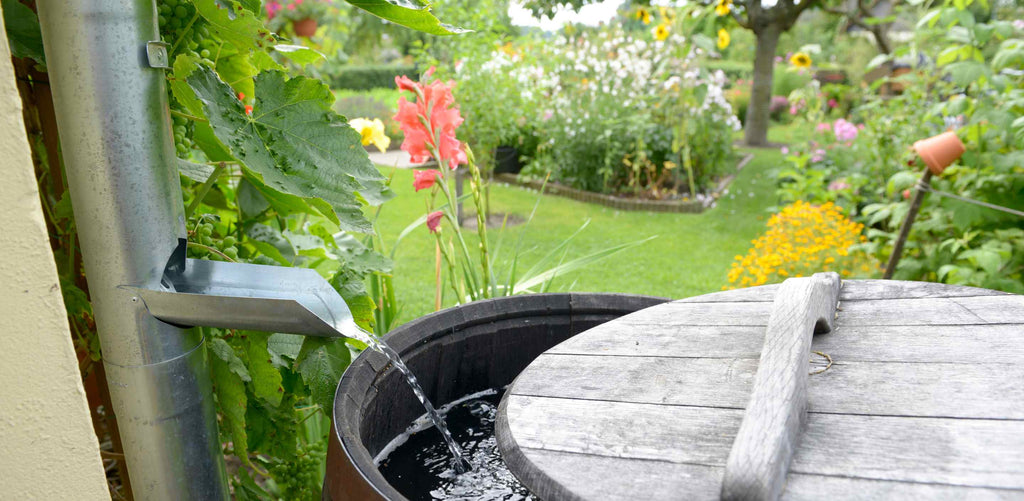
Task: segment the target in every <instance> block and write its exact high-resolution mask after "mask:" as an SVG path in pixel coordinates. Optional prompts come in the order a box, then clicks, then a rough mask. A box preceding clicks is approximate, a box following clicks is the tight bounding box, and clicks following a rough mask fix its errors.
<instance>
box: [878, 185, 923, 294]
mask: <svg viewBox="0 0 1024 501" xmlns="http://www.w3.org/2000/svg"><path fill="white" fill-rule="evenodd" d="M931 180H932V171H931V169H929V168H928V167H925V169H924V173H923V174H921V180H920V181H918V183H917V185H916V186H914V200H913V201H911V202H910V211H909V212H907V217H906V219H904V220H903V226H902V227H900V234H899V236H897V237H896V244H895V245H893V246H892V254H891V255H889V263H888V264H886V265H885V275H883V276H882V278H884V279H886V280H889V279H891V278H892V275H893V273H895V272H896V265H897V264H899V262H900V257H901V256H902V255H903V245H904V244H905V243H906V242H907V237H908V236H909V235H910V227H911V226H913V225H914V219H916V218H917V212H918V211H919V210H920V209H921V204H922V203H923V202H924V196H925V194H926V193H927V190H926V189H927V188H928V186H929V184H930V183H931Z"/></svg>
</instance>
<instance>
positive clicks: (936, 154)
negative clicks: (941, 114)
mask: <svg viewBox="0 0 1024 501" xmlns="http://www.w3.org/2000/svg"><path fill="white" fill-rule="evenodd" d="M914 151H916V152H917V154H918V156H920V157H921V160H924V163H925V165H927V166H928V167H927V168H926V169H925V170H924V172H923V173H922V174H921V181H919V182H918V184H917V186H915V187H914V200H913V201H911V202H910V210H909V211H908V212H907V218H906V219H904V220H903V226H901V227H900V234H899V236H898V237H896V243H895V244H894V245H893V246H892V254H891V255H890V256H889V263H888V264H886V266H885V275H883V276H882V278H885V279H890V278H892V275H893V273H895V272H896V265H897V264H899V262H900V257H901V256H902V254H903V245H904V244H905V243H906V242H907V236H909V235H910V227H911V226H913V224H914V219H915V218H916V217H917V211H918V210H920V209H921V203H922V202H924V194H925V192H926V191H927V189H928V186H929V184H930V182H931V180H932V175H941V174H942V171H944V170H946V167H949V165H950V164H952V163H953V162H955V161H956V160H957V159H958V158H960V156H961V155H963V154H964V152H965V151H967V148H965V147H964V143H963V142H961V141H960V138H959V137H957V135H956V133H955V132H953V131H947V132H943V133H942V134H939V135H937V136H933V137H930V138H928V139H922V140H920V141H917V142H915V143H914Z"/></svg>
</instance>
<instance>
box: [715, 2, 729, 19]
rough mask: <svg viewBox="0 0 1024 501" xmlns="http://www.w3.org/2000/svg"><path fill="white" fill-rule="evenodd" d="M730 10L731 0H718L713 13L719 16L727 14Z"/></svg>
mask: <svg viewBox="0 0 1024 501" xmlns="http://www.w3.org/2000/svg"><path fill="white" fill-rule="evenodd" d="M731 11H732V0H718V5H715V14H718V15H719V16H726V15H729V12H731Z"/></svg>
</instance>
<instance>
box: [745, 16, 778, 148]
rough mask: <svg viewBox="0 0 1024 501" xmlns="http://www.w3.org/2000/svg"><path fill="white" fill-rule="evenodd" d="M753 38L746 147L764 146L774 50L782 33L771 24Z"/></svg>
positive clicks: (766, 133) (766, 142)
mask: <svg viewBox="0 0 1024 501" xmlns="http://www.w3.org/2000/svg"><path fill="white" fill-rule="evenodd" d="M755 34H756V35H757V48H756V49H755V55H754V83H753V85H752V88H751V90H750V104H749V105H748V106H747V123H746V128H745V129H744V131H743V141H744V142H745V143H746V144H747V145H749V146H765V145H766V144H768V111H769V106H770V105H771V101H772V73H773V71H774V69H775V49H776V47H778V45H779V36H780V35H781V34H782V29H781V28H780V27H779V26H778V25H776V24H774V23H772V24H769V25H768V26H765V27H764V28H763V29H762V30H760V31H757V32H755Z"/></svg>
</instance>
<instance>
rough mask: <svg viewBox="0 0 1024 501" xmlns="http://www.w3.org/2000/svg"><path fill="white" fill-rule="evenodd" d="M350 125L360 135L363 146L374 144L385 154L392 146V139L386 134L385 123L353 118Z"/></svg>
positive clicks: (377, 119) (378, 120) (377, 120)
mask: <svg viewBox="0 0 1024 501" xmlns="http://www.w3.org/2000/svg"><path fill="white" fill-rule="evenodd" d="M349 125H351V126H352V128H353V129H355V130H356V132H358V133H359V136H360V137H361V138H362V143H363V146H369V145H370V144H372V145H374V146H376V147H377V149H378V150H380V151H381V153H383V152H385V151H387V149H388V146H390V145H391V138H390V137H388V136H387V134H384V122H381V121H380V119H379V118H374V119H373V120H370V119H368V118H353V119H352V121H351V122H349Z"/></svg>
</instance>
